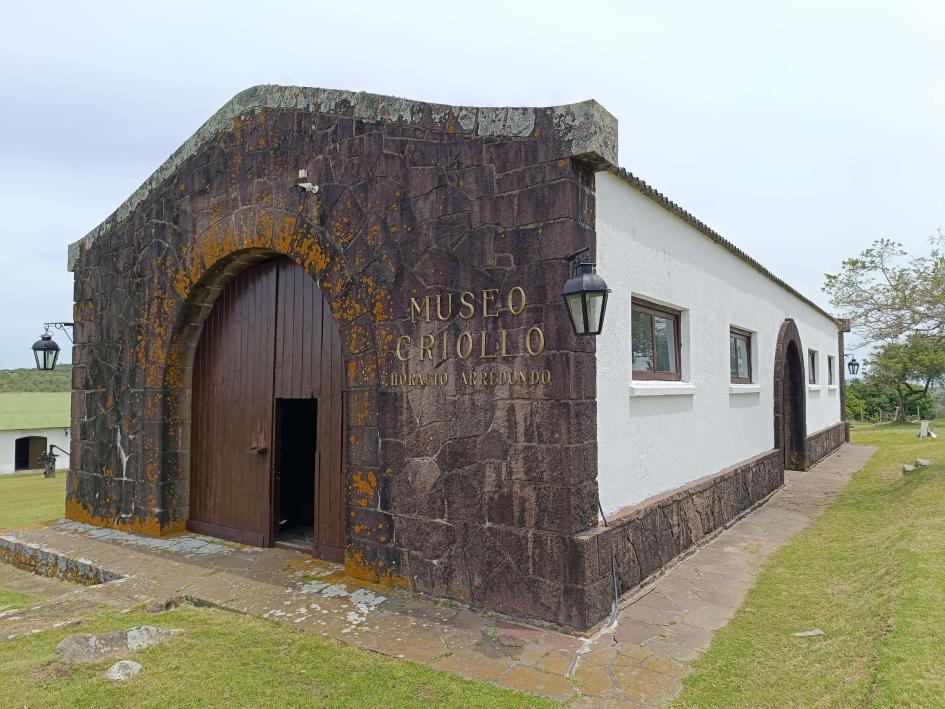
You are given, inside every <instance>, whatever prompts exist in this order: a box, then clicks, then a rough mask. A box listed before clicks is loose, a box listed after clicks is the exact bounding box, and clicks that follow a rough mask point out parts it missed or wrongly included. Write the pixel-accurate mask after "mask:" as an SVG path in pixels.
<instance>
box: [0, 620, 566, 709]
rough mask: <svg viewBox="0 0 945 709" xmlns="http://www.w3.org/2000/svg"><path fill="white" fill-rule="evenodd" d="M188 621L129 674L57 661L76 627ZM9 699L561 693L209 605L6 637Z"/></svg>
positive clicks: (520, 701)
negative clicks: (490, 679)
mask: <svg viewBox="0 0 945 709" xmlns="http://www.w3.org/2000/svg"><path fill="white" fill-rule="evenodd" d="M145 624H147V625H156V626H159V627H166V628H180V629H183V630H184V632H183V633H182V634H181V635H179V636H177V637H176V638H172V639H171V640H169V641H167V642H165V643H163V644H161V645H157V646H155V647H152V648H148V649H146V650H142V651H139V652H137V653H133V654H131V655H129V657H130V658H133V659H135V660H136V661H137V662H140V663H141V665H142V666H143V668H144V669H143V670H142V672H141V674H139V675H138V676H136V677H134V678H132V679H131V680H129V681H128V682H127V683H125V684H116V683H113V682H110V681H108V680H107V679H105V678H104V676H103V674H104V672H105V670H106V669H107V668H108V667H109V666H110V665H111V664H112V663H113V662H115V661H116V659H118V658H112V659H110V660H106V661H103V662H99V663H96V664H81V665H66V664H64V663H61V662H59V661H57V659H56V654H55V648H56V644H57V643H58V642H59V641H60V640H62V638H64V637H65V636H67V635H69V634H71V633H75V632H103V631H112V630H119V629H125V628H129V627H131V626H134V625H145ZM0 687H3V704H4V706H11V707H12V706H17V707H21V706H35V707H118V706H133V707H267V706H268V707H289V706H291V707H385V708H387V707H431V706H436V707H544V706H548V707H550V706H553V705H554V704H553V702H549V701H545V700H541V699H538V698H535V697H531V696H528V695H525V694H521V693H518V692H513V691H509V690H504V689H500V688H498V687H495V686H493V685H490V684H484V683H480V682H470V681H468V680H464V679H462V678H460V677H457V676H456V675H452V674H449V673H445V672H437V671H435V670H431V669H429V668H427V667H425V666H423V665H418V664H416V663H413V662H407V661H404V660H396V659H392V658H389V657H383V656H381V655H376V654H373V653H369V652H366V651H363V650H357V649H355V648H352V647H348V646H345V645H341V644H340V643H337V642H335V641H332V640H329V639H327V638H324V637H322V636H320V635H316V634H313V633H306V632H303V631H300V630H295V629H294V628H290V627H287V626H285V625H282V624H279V623H276V622H274V621H268V620H262V619H259V618H254V617H251V616H245V615H237V614H235V613H228V612H226V611H220V610H214V609H209V608H189V607H185V608H180V609H177V610H174V611H171V612H169V613H164V614H161V615H150V614H145V613H143V614H140V615H139V614H133V613H130V614H128V613H126V614H122V613H116V612H112V611H107V612H101V613H99V614H97V615H95V616H94V617H92V618H90V619H87V620H86V621H85V622H83V623H82V625H81V627H80V628H75V627H73V628H69V629H68V630H62V631H55V632H44V633H37V634H35V635H30V636H26V637H24V638H19V639H16V640H12V641H6V642H2V641H0Z"/></svg>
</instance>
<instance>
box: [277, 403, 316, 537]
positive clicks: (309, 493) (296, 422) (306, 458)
mask: <svg viewBox="0 0 945 709" xmlns="http://www.w3.org/2000/svg"><path fill="white" fill-rule="evenodd" d="M317 431H318V403H317V401H316V400H315V399H276V440H275V444H276V445H275V447H276V457H275V461H274V463H275V475H274V481H275V487H276V489H275V490H274V496H273V497H274V499H275V501H276V509H275V511H276V519H275V523H276V524H275V527H276V529H275V538H276V541H277V542H278V543H279V545H280V546H289V547H292V548H298V549H303V550H305V551H311V550H312V549H313V547H314V546H315V545H316V543H317V541H316V536H315V490H316V483H317V475H318V450H317V446H316V441H317V440H318V436H317Z"/></svg>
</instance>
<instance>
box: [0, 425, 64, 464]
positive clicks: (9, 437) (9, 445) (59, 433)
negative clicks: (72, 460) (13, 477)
mask: <svg viewBox="0 0 945 709" xmlns="http://www.w3.org/2000/svg"><path fill="white" fill-rule="evenodd" d="M25 436H42V437H44V438H45V439H46V446H47V448H46V449H47V450H49V444H50V443H55V444H56V445H57V446H59V447H60V448H63V449H65V450H69V429H67V428H37V429H24V430H18V431H0V473H12V472H13V470H14V467H15V465H14V464H15V456H16V439H18V438H23V437H25ZM53 452H54V453H56V455H58V456H59V460H58V461H56V466H57V467H59V468H66V467H68V466H69V459H68V458H67V457H66V456H64V455H63V454H62V453H61V452H60V451H53Z"/></svg>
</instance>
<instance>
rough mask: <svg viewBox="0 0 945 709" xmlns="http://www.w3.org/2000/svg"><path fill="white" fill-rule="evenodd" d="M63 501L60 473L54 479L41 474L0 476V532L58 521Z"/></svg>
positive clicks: (63, 485)
mask: <svg viewBox="0 0 945 709" xmlns="http://www.w3.org/2000/svg"><path fill="white" fill-rule="evenodd" d="M65 500H66V472H65V471H64V470H60V471H57V472H56V477H54V478H44V477H43V474H42V473H15V474H12V475H0V529H9V528H11V527H19V526H21V525H24V524H32V523H36V522H48V521H50V520H53V519H59V518H60V517H62V514H63V510H64V508H65Z"/></svg>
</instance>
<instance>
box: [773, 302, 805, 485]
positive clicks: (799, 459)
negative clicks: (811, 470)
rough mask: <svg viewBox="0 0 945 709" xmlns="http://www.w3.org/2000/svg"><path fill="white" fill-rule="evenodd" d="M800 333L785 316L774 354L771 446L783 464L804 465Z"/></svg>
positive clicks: (803, 379) (789, 467) (803, 392)
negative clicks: (778, 450)
mask: <svg viewBox="0 0 945 709" xmlns="http://www.w3.org/2000/svg"><path fill="white" fill-rule="evenodd" d="M803 351H804V348H803V347H802V346H801V336H800V334H799V333H798V331H797V326H796V325H795V324H794V321H793V320H791V319H787V320H785V321H784V323H783V324H782V325H781V330H780V332H779V333H778V343H777V347H776V348H775V355H774V446H775V448H780V449H781V451H782V452H783V454H784V467H785V469H789V470H804V469H805V468H806V463H807V460H806V455H805V451H806V446H807V395H806V391H805V378H804V360H803V358H802V357H803V356H802V352H803Z"/></svg>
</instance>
